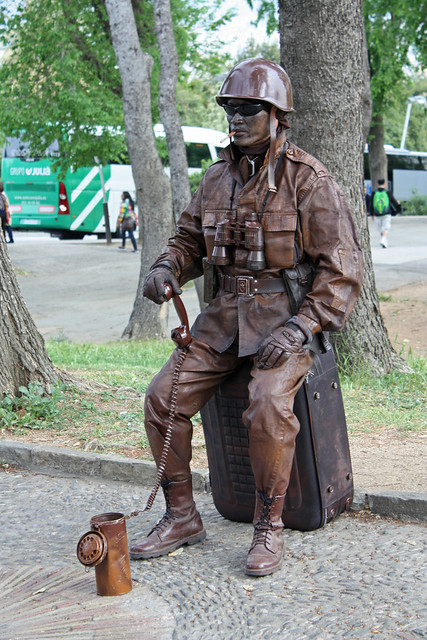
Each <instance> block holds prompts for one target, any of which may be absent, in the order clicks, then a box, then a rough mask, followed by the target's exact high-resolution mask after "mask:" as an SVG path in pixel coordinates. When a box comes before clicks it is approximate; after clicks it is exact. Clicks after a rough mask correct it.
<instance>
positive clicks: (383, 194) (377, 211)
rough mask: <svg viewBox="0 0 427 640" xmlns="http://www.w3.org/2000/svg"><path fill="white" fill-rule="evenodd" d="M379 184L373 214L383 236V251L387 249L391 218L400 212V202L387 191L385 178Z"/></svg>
mask: <svg viewBox="0 0 427 640" xmlns="http://www.w3.org/2000/svg"><path fill="white" fill-rule="evenodd" d="M377 184H378V188H377V189H376V190H375V191H374V193H373V194H372V199H371V213H372V215H373V216H375V223H376V225H377V229H378V231H379V234H380V236H381V240H380V245H381V246H382V247H383V249H387V245H388V232H389V231H390V228H391V216H392V215H394V216H395V215H396V214H397V213H399V212H400V202H399V201H398V200H396V199H395V197H394V195H393V194H392V192H391V191H387V190H386V188H385V187H384V185H385V180H384V178H380V179H379V180H378V183H377Z"/></svg>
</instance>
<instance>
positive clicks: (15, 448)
mask: <svg viewBox="0 0 427 640" xmlns="http://www.w3.org/2000/svg"><path fill="white" fill-rule="evenodd" d="M0 462H3V463H4V462H6V463H8V464H13V465H16V466H17V467H21V468H23V469H30V470H32V471H40V472H43V473H53V474H58V475H66V476H89V477H97V478H106V479H109V480H117V481H120V482H133V483H135V484H141V485H144V486H148V487H149V486H151V485H153V483H154V481H155V477H156V465H155V464H154V462H149V461H146V460H134V459H130V458H123V457H122V456H117V455H113V454H102V453H89V452H87V451H78V452H77V451H73V450H72V449H66V448H60V447H46V446H43V445H31V444H25V443H22V442H14V441H10V440H0ZM192 477H193V488H194V491H196V492H207V493H211V486H210V480H209V471H207V470H201V471H200V470H196V469H193V471H192ZM364 509H367V510H369V511H370V512H371V513H374V514H378V515H380V516H385V517H388V518H397V519H399V520H405V521H409V522H425V521H427V493H415V492H403V491H381V492H372V493H369V492H367V491H365V490H363V489H358V488H356V489H355V491H354V498H353V504H352V506H351V510H352V511H363V510H364Z"/></svg>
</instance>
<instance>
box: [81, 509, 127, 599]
mask: <svg viewBox="0 0 427 640" xmlns="http://www.w3.org/2000/svg"><path fill="white" fill-rule="evenodd" d="M90 526H91V530H90V531H88V532H87V533H85V534H83V535H82V537H81V538H80V540H79V541H78V543H77V558H78V559H79V561H80V562H81V563H82V564H83V565H84V566H85V567H95V577H96V592H97V594H98V595H100V596H120V595H123V594H124V593H128V592H129V591H130V590H131V589H132V580H131V575H130V564H129V551H128V542H127V535H126V519H125V516H124V515H123V514H122V513H101V514H100V515H98V516H93V517H92V518H91V520H90Z"/></svg>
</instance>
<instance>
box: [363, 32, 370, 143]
mask: <svg viewBox="0 0 427 640" xmlns="http://www.w3.org/2000/svg"><path fill="white" fill-rule="evenodd" d="M362 34H363V43H362V59H363V67H362V83H363V89H362V135H363V149H364V148H365V145H366V143H367V142H368V135H369V129H370V126H371V119H372V94H371V69H370V67H369V56H368V43H367V40H366V30H365V28H364V27H363V30H362Z"/></svg>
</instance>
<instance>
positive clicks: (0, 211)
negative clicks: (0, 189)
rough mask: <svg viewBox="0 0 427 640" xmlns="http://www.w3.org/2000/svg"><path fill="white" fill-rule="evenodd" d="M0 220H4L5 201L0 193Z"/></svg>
mask: <svg viewBox="0 0 427 640" xmlns="http://www.w3.org/2000/svg"><path fill="white" fill-rule="evenodd" d="M0 218H1V219H2V220H6V200H5V199H4V196H3V194H2V193H0Z"/></svg>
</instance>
